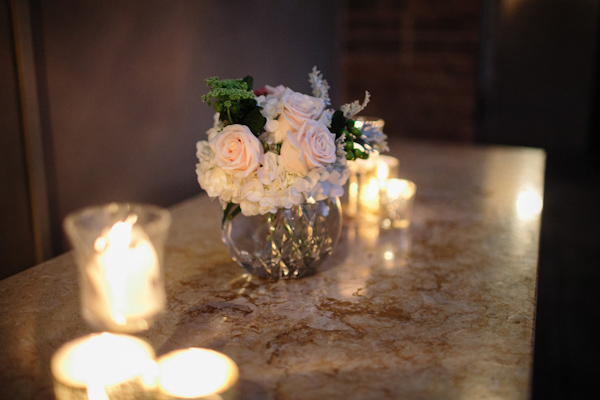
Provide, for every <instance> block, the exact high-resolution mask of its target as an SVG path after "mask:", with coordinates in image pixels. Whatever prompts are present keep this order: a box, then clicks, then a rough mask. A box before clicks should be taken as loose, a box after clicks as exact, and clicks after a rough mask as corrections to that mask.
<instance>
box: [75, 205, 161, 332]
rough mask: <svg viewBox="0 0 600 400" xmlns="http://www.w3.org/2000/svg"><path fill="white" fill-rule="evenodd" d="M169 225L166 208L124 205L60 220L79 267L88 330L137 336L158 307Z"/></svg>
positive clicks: (102, 207) (159, 310)
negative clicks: (134, 334) (88, 324)
mask: <svg viewBox="0 0 600 400" xmlns="http://www.w3.org/2000/svg"><path fill="white" fill-rule="evenodd" d="M170 221H171V218H170V216H169V212H168V211H167V210H164V209H162V208H159V207H155V206H151V205H141V204H128V203H110V204H106V205H102V206H95V207H89V208H85V209H82V210H79V211H76V212H74V213H72V214H69V215H68V216H67V218H65V223H64V227H65V231H66V232H67V234H68V235H69V239H71V242H72V243H73V249H74V253H73V254H74V256H75V260H76V261H77V264H78V266H79V276H80V294H81V309H82V314H83V317H84V318H85V319H86V320H87V321H88V322H89V323H90V324H92V325H93V326H94V327H96V328H100V329H102V330H109V331H114V332H139V331H142V330H145V329H148V328H149V326H150V323H151V322H152V320H153V318H154V317H155V316H156V315H157V314H158V313H160V312H161V311H162V310H163V309H164V306H165V303H166V296H165V290H164V283H163V277H162V270H161V263H162V258H163V257H162V255H163V248H164V243H165V241H166V237H167V232H168V229H169V225H170Z"/></svg>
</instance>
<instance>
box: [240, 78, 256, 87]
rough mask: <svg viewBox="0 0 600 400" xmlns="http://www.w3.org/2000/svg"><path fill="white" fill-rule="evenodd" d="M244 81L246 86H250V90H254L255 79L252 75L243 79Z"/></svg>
mask: <svg viewBox="0 0 600 400" xmlns="http://www.w3.org/2000/svg"><path fill="white" fill-rule="evenodd" d="M242 81H244V82H246V85H248V90H252V85H254V78H252V77H251V76H250V75H246V76H245V77H244V79H242Z"/></svg>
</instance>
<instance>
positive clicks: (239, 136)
mask: <svg viewBox="0 0 600 400" xmlns="http://www.w3.org/2000/svg"><path fill="white" fill-rule="evenodd" d="M209 145H210V148H211V149H212V151H213V153H214V154H215V162H216V163H217V165H218V166H219V167H221V169H223V171H225V172H226V173H228V174H231V175H233V176H235V177H238V178H245V177H247V176H248V175H250V174H251V173H253V172H254V171H256V169H257V168H258V167H259V165H260V164H261V163H262V161H263V157H264V150H263V146H262V144H261V143H260V141H259V140H258V138H257V137H256V136H254V134H252V132H251V131H250V129H249V128H248V127H247V126H245V125H237V124H236V125H228V126H226V127H225V128H224V129H223V130H222V131H221V132H219V133H218V134H217V135H216V136H215V137H214V138H213V139H212V140H210V142H209Z"/></svg>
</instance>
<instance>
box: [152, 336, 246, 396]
mask: <svg viewBox="0 0 600 400" xmlns="http://www.w3.org/2000/svg"><path fill="white" fill-rule="evenodd" d="M238 376H239V372H238V368H237V365H236V364H235V363H234V362H233V360H231V358H229V357H227V356H226V355H224V354H221V353H219V352H216V351H214V350H208V349H200V348H194V347H192V348H188V349H182V350H176V351H173V352H171V353H168V354H165V355H164V356H162V357H160V358H159V359H158V381H157V392H158V393H159V394H160V395H161V396H162V397H163V398H165V399H224V400H226V399H235V398H236V396H237V394H236V383H237V380H238Z"/></svg>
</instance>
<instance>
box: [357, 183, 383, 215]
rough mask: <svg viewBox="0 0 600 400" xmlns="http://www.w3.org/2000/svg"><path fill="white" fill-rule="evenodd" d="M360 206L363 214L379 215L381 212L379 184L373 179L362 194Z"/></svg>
mask: <svg viewBox="0 0 600 400" xmlns="http://www.w3.org/2000/svg"><path fill="white" fill-rule="evenodd" d="M358 200H359V203H360V204H359V205H360V210H361V212H362V213H364V212H366V213H369V214H377V213H378V212H379V182H378V181H377V178H371V179H370V180H369V183H368V185H366V187H364V188H363V190H362V191H361V192H360V198H359V199H358Z"/></svg>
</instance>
